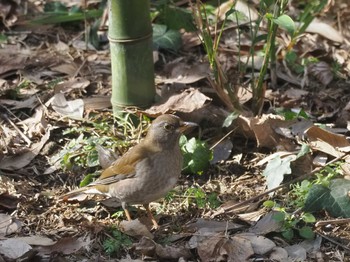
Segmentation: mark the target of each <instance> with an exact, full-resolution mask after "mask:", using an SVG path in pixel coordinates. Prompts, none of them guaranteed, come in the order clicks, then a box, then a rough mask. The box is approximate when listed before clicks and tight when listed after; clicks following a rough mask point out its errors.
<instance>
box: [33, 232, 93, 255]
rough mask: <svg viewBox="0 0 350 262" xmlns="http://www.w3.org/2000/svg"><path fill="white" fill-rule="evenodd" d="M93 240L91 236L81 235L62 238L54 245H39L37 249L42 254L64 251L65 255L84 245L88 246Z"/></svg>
mask: <svg viewBox="0 0 350 262" xmlns="http://www.w3.org/2000/svg"><path fill="white" fill-rule="evenodd" d="M90 243H91V240H90V237H89V236H88V237H86V238H84V237H80V238H71V237H66V238H61V239H60V240H58V241H57V243H55V244H54V245H49V246H39V247H38V248H37V250H38V251H39V254H41V255H48V254H51V253H63V254H65V255H69V254H72V253H75V252H77V251H78V250H79V249H81V248H82V247H86V248H88V246H89V245H90Z"/></svg>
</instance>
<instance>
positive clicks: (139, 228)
mask: <svg viewBox="0 0 350 262" xmlns="http://www.w3.org/2000/svg"><path fill="white" fill-rule="evenodd" d="M119 227H120V230H121V231H122V232H123V233H125V234H127V235H129V236H132V237H147V238H149V239H153V238H154V236H153V234H152V233H151V232H150V231H149V230H148V228H147V227H146V226H145V225H144V224H142V223H141V222H140V220H138V219H134V220H131V221H127V220H123V221H121V222H120V224H119Z"/></svg>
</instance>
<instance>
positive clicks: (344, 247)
mask: <svg viewBox="0 0 350 262" xmlns="http://www.w3.org/2000/svg"><path fill="white" fill-rule="evenodd" d="M316 234H318V235H319V236H320V237H323V238H324V239H327V240H328V241H329V242H332V243H333V244H335V245H337V246H340V247H342V248H343V249H344V251H345V252H348V253H350V248H349V247H348V246H346V245H343V244H342V243H339V242H338V241H336V240H335V239H333V238H331V237H329V236H326V235H324V234H322V233H320V232H316Z"/></svg>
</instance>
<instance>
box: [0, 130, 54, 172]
mask: <svg viewBox="0 0 350 262" xmlns="http://www.w3.org/2000/svg"><path fill="white" fill-rule="evenodd" d="M49 138H50V128H48V129H47V130H46V134H45V135H44V136H43V137H42V138H41V140H40V141H39V142H37V143H35V144H32V145H31V147H30V148H29V149H28V151H26V152H24V153H22V154H19V155H13V156H5V157H4V158H3V159H2V161H1V162H0V169H4V170H18V169H20V168H23V167H25V166H27V165H28V164H29V163H30V162H31V161H32V160H33V159H34V158H35V157H36V156H37V155H38V154H39V153H40V150H41V149H42V148H43V146H44V145H45V143H46V142H47V141H48V140H49Z"/></svg>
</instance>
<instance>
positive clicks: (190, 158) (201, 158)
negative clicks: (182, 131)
mask: <svg viewBox="0 0 350 262" xmlns="http://www.w3.org/2000/svg"><path fill="white" fill-rule="evenodd" d="M180 145H181V149H182V152H183V156H184V171H185V172H189V173H193V174H202V173H203V171H205V170H206V169H207V168H208V167H209V161H210V160H211V159H212V157H213V153H212V151H211V150H210V149H209V147H208V145H207V144H206V143H205V142H203V141H201V140H199V139H196V138H194V137H193V138H191V139H190V140H188V141H187V139H186V140H185V139H184V138H182V139H181V140H180Z"/></svg>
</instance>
